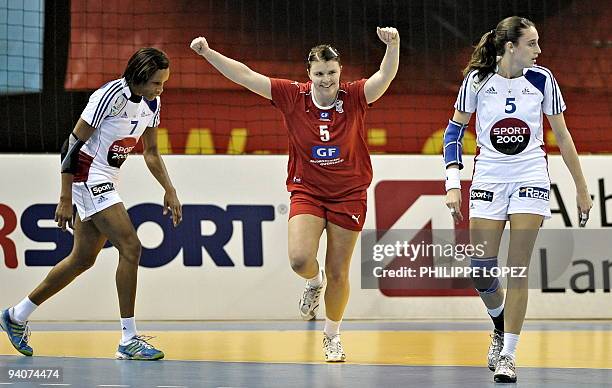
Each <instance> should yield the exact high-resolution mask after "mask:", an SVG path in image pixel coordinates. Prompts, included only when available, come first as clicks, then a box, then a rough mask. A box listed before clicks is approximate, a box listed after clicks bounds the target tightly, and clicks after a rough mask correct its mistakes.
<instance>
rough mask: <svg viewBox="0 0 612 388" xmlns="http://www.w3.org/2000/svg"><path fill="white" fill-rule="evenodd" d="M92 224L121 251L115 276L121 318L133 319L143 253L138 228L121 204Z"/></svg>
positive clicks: (97, 215) (107, 211) (100, 215)
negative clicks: (137, 232)
mask: <svg viewBox="0 0 612 388" xmlns="http://www.w3.org/2000/svg"><path fill="white" fill-rule="evenodd" d="M92 221H93V222H94V223H95V225H96V226H97V228H98V229H99V230H100V231H101V232H102V233H104V235H106V237H107V238H108V240H109V241H110V242H111V243H112V244H113V245H114V246H115V247H116V248H117V249H118V250H119V264H118V265H117V272H116V275H115V281H116V283H117V294H118V297H119V310H120V312H121V318H131V317H133V316H134V305H135V303H136V285H137V283H138V265H139V263H140V252H141V245H140V241H139V240H138V236H137V235H136V229H134V225H132V221H131V220H130V217H129V215H128V213H127V210H125V207H124V206H123V203H117V204H115V205H113V206H111V207H109V208H107V209H104V210H103V211H101V212H100V213H97V214H95V215H94V216H93V217H92Z"/></svg>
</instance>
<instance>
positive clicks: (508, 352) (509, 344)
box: [499, 333, 519, 358]
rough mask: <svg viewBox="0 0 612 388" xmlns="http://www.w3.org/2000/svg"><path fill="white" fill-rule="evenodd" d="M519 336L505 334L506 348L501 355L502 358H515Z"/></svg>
mask: <svg viewBox="0 0 612 388" xmlns="http://www.w3.org/2000/svg"><path fill="white" fill-rule="evenodd" d="M518 340H519V335H518V334H512V333H504V348H503V349H502V350H501V352H500V353H499V355H500V356H508V357H511V358H514V357H515V354H516V345H518Z"/></svg>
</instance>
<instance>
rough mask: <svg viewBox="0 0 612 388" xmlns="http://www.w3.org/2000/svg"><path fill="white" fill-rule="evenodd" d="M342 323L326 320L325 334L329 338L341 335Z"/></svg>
mask: <svg viewBox="0 0 612 388" xmlns="http://www.w3.org/2000/svg"><path fill="white" fill-rule="evenodd" d="M341 323H342V319H341V320H339V321H332V320H331V319H329V318H325V328H324V329H323V332H324V333H325V335H327V336H328V337H329V338H331V337H333V336H335V335H338V334H340V324H341Z"/></svg>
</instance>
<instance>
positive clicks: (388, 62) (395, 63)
mask: <svg viewBox="0 0 612 388" xmlns="http://www.w3.org/2000/svg"><path fill="white" fill-rule="evenodd" d="M376 34H377V35H378V38H380V40H382V41H383V43H384V44H386V45H387V51H385V56H384V57H383V59H382V62H381V63H380V69H378V71H377V72H376V73H374V74H373V75H372V76H371V77H370V78H368V80H367V81H366V83H365V85H364V93H365V98H366V101H367V102H368V104H371V103H373V102H374V101H376V100H378V99H379V98H380V97H382V95H383V94H384V93H385V92H386V91H387V88H388V87H389V85H391V81H393V78H395V75H396V74H397V69H398V67H399V43H400V37H399V33H398V32H397V30H396V29H395V28H393V27H385V28H380V27H376Z"/></svg>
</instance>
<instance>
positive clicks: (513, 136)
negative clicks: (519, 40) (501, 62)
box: [455, 66, 565, 183]
mask: <svg viewBox="0 0 612 388" xmlns="http://www.w3.org/2000/svg"><path fill="white" fill-rule="evenodd" d="M455 109H457V110H458V111H461V112H468V113H474V111H476V142H477V145H478V151H477V154H476V158H475V163H474V177H473V178H472V180H473V181H478V182H490V183H499V182H526V181H539V180H545V181H549V176H548V166H547V162H546V152H545V151H544V149H543V146H544V128H543V123H542V118H543V116H542V113H545V114H547V115H556V114H559V113H561V112H563V111H564V110H565V102H564V101H563V97H561V91H560V90H559V86H558V85H557V81H556V80H555V78H554V77H553V75H552V73H551V72H550V70H548V69H546V68H544V67H542V66H533V67H530V68H525V69H524V70H523V76H522V77H519V78H513V79H508V78H504V77H502V76H500V75H499V74H497V73H492V74H489V75H488V76H487V77H485V78H484V79H483V80H482V81H478V76H477V71H472V72H471V73H469V74H468V75H467V77H466V78H465V79H464V81H463V84H462V85H461V89H460V90H459V96H458V97H457V102H456V103H455Z"/></svg>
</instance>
